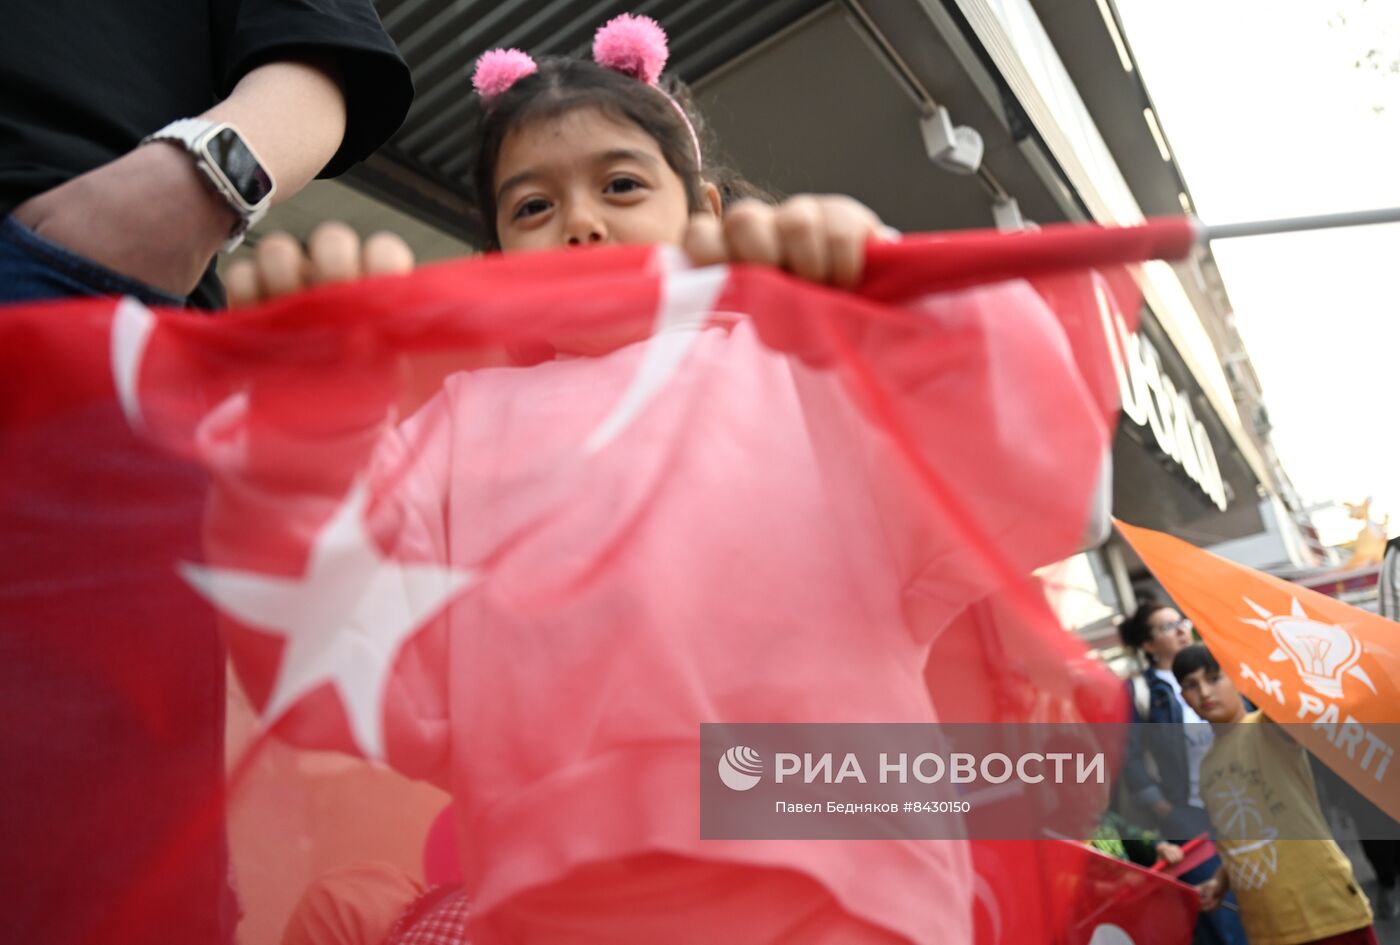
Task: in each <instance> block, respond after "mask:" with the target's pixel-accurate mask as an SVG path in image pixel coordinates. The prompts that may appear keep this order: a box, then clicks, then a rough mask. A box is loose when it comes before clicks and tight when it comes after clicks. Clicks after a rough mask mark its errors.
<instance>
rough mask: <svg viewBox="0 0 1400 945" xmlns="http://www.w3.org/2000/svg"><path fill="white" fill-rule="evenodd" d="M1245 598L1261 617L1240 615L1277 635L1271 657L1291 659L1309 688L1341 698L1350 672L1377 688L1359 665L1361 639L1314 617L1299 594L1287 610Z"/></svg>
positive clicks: (1353, 676) (1252, 624)
mask: <svg viewBox="0 0 1400 945" xmlns="http://www.w3.org/2000/svg"><path fill="white" fill-rule="evenodd" d="M1242 599H1243V600H1244V602H1245V603H1246V604H1248V605H1249V608H1250V610H1252V611H1254V613H1255V614H1257V615H1258V617H1257V619H1256V618H1250V617H1242V618H1240V619H1241V620H1242V621H1243V622H1244V623H1247V624H1249V625H1250V626H1252V627H1258V628H1259V629H1261V630H1266V631H1268V632H1269V633H1270V634H1272V636H1273V638H1274V643H1275V644H1276V648H1275V649H1274V651H1273V652H1272V653H1270V654H1269V659H1270V660H1271V661H1273V662H1275V663H1282V662H1285V661H1291V662H1292V663H1293V668H1294V669H1296V670H1297V671H1298V676H1299V678H1301V679H1302V680H1303V683H1304V685H1306V686H1307V687H1308V688H1310V689H1312V690H1313V691H1314V692H1316V693H1318V694H1319V695H1322V696H1326V697H1328V698H1330V699H1340V698H1342V678H1343V677H1344V676H1351V677H1352V678H1353V679H1357V680H1359V681H1361V682H1362V683H1364V684H1365V685H1366V687H1367V688H1368V689H1370V690H1371V692H1373V693H1374V692H1376V685H1375V683H1373V682H1371V677H1370V676H1368V675H1367V674H1366V670H1364V669H1363V668H1361V666H1359V665H1357V664H1358V663H1359V662H1360V660H1361V655H1362V652H1363V650H1362V646H1361V641H1360V640H1358V639H1357V638H1356V637H1355V636H1353V635H1352V634H1351V633H1349V632H1348V631H1347V630H1346V629H1345V628H1344V627H1341V626H1339V625H1338V624H1335V623H1324V622H1322V621H1320V620H1313V619H1312V618H1311V617H1309V616H1308V614H1307V611H1305V610H1304V609H1303V605H1302V604H1301V603H1300V602H1299V601H1298V599H1297V598H1296V597H1295V598H1293V606H1292V609H1291V610H1290V612H1289V613H1286V614H1275V613H1271V612H1270V611H1269V610H1267V609H1265V608H1263V607H1261V606H1259V605H1258V604H1256V603H1255V602H1254V601H1252V600H1250V599H1249V598H1248V597H1244V598H1242Z"/></svg>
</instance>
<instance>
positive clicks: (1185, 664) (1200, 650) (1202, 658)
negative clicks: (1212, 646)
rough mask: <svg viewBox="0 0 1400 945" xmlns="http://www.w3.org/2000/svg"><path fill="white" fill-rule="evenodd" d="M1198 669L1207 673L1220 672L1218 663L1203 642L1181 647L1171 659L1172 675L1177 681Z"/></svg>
mask: <svg viewBox="0 0 1400 945" xmlns="http://www.w3.org/2000/svg"><path fill="white" fill-rule="evenodd" d="M1198 669H1204V670H1205V671H1206V672H1207V673H1218V672H1220V664H1219V663H1217V662H1216V661H1215V657H1214V656H1213V655H1211V652H1210V650H1208V649H1206V647H1205V644H1203V643H1192V644H1191V645H1190V646H1187V647H1182V649H1181V651H1180V652H1178V653H1177V654H1176V656H1175V657H1174V658H1173V659H1172V675H1173V676H1175V677H1176V681H1177V682H1181V681H1182V680H1183V679H1185V678H1186V677H1187V676H1190V675H1191V674H1192V673H1194V672H1195V671H1196V670H1198Z"/></svg>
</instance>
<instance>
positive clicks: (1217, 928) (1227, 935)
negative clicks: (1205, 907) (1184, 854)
mask: <svg viewBox="0 0 1400 945" xmlns="http://www.w3.org/2000/svg"><path fill="white" fill-rule="evenodd" d="M1162 830H1163V833H1164V834H1166V836H1167V839H1169V840H1171V842H1173V843H1185V842H1186V841H1187V840H1190V839H1191V838H1193V837H1198V836H1200V835H1201V834H1203V833H1209V834H1211V836H1212V837H1213V836H1214V831H1213V830H1211V826H1210V818H1209V817H1207V816H1206V812H1205V811H1203V810H1201V809H1200V808H1199V807H1191V806H1189V805H1182V806H1179V807H1176V808H1174V809H1173V810H1172V812H1171V815H1170V816H1169V817H1168V818H1167V822H1166V823H1165V824H1163V827H1162ZM1219 869H1220V857H1218V856H1213V857H1211V858H1210V859H1209V860H1207V861H1206V862H1204V863H1202V864H1201V865H1200V866H1198V867H1196V868H1195V869H1193V870H1189V871H1187V872H1186V873H1183V874H1182V876H1181V881H1182V882H1183V883H1190V884H1191V885H1193V886H1194V885H1195V884H1197V883H1204V882H1205V881H1206V880H1208V879H1210V878H1211V877H1212V876H1214V875H1215V873H1216V871H1217V870H1219ZM1225 901H1226V902H1228V903H1230V905H1232V906H1236V907H1238V905H1239V904H1238V903H1237V902H1236V901H1235V894H1234V893H1229V894H1227V895H1226V897H1225ZM1191 941H1192V943H1193V945H1247V943H1246V940H1245V937H1244V925H1243V924H1242V923H1241V922H1240V915H1239V913H1238V912H1236V911H1234V910H1232V909H1227V908H1224V907H1222V908H1219V909H1216V910H1215V911H1214V912H1202V913H1201V915H1200V918H1198V919H1197V920H1196V930H1195V934H1194V935H1193V936H1192V937H1191Z"/></svg>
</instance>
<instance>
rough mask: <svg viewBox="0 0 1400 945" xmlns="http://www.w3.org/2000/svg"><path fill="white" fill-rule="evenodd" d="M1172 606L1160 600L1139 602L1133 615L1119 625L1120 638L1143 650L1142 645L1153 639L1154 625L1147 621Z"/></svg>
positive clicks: (1130, 645)
mask: <svg viewBox="0 0 1400 945" xmlns="http://www.w3.org/2000/svg"><path fill="white" fill-rule="evenodd" d="M1170 606H1171V605H1170V604H1164V603H1162V602H1161V601H1159V600H1145V601H1143V602H1142V603H1141V604H1139V605H1138V609H1137V610H1135V611H1133V615H1132V616H1131V617H1129V618H1128V619H1127V620H1124V621H1123V622H1122V623H1120V624H1119V625H1118V638H1119V639H1120V640H1122V641H1123V645H1124V646H1127V647H1130V648H1132V649H1134V650H1138V651H1141V650H1142V645H1143V644H1144V643H1146V642H1147V641H1148V640H1150V639H1152V627H1150V626H1149V625H1148V623H1147V621H1149V620H1151V619H1152V615H1153V614H1155V613H1157V612H1158V611H1161V610H1166V609H1167V608H1169V607H1170Z"/></svg>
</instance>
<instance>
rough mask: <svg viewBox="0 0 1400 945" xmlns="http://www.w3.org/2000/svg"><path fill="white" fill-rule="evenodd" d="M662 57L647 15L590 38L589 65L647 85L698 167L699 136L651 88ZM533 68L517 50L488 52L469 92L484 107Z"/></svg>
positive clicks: (616, 21)
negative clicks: (671, 115) (686, 137)
mask: <svg viewBox="0 0 1400 945" xmlns="http://www.w3.org/2000/svg"><path fill="white" fill-rule="evenodd" d="M668 55H669V51H668V50H667V47H666V31H665V30H663V29H662V28H661V25H660V24H659V23H657V22H656V21H655V20H653V19H652V18H651V17H649V16H632V15H631V14H628V13H624V14H622V15H621V16H615V17H613V18H612V19H611V20H608V22H606V23H604V24H603V25H602V26H600V27H599V28H598V32H597V33H595V34H594V36H593V61H594V62H596V63H598V65H600V66H602V67H603V68H604V69H611V70H612V71H614V72H620V73H622V74H623V75H628V76H631V77H632V78H634V79H636V80H637V81H639V82H643V83H645V84H647V85H650V86H651V87H652V88H654V89H656V90H657V91H658V92H660V93H661V94H662V95H664V96H665V97H666V101H668V102H670V103H671V107H672V108H674V109H675V110H676V114H677V115H679V116H680V118H681V122H682V123H683V124H684V125H685V130H686V131H688V132H690V143H691V144H692V145H693V146H694V148H695V166H696V168H699V167H700V164H701V158H700V136H699V135H697V134H696V133H695V126H694V125H692V124H691V123H690V116H688V115H687V114H686V113H685V109H684V108H681V105H680V102H677V101H676V100H675V99H674V98H672V97H671V96H670V95H667V94H666V91H665V89H662V88H661V87H660V86H659V85H657V80H658V79H660V78H661V70H662V69H664V68H665V67H666V58H667V56H668ZM537 69H538V67H537V66H536V65H535V60H534V59H532V58H531V57H530V54H529V53H525V52H521V51H520V50H518V49H492V50H490V51H489V52H487V53H484V54H483V55H482V57H481V58H480V59H478V60H477V63H476V70H475V71H474V72H473V73H472V87H473V88H475V89H476V92H477V94H478V95H480V96H481V100H482V101H483V102H485V103H486V104H487V105H488V106H489V105H490V104H491V102H492V101H493V100H494V99H496V98H497V97H499V96H501V95H503V94H505V92H506V91H508V90H509V89H510V87H511V86H513V85H514V84H515V83H517V82H519V81H520V80H521V79H523V78H525V77H526V76H527V75H532V74H534V73H535V72H536V71H537Z"/></svg>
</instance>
